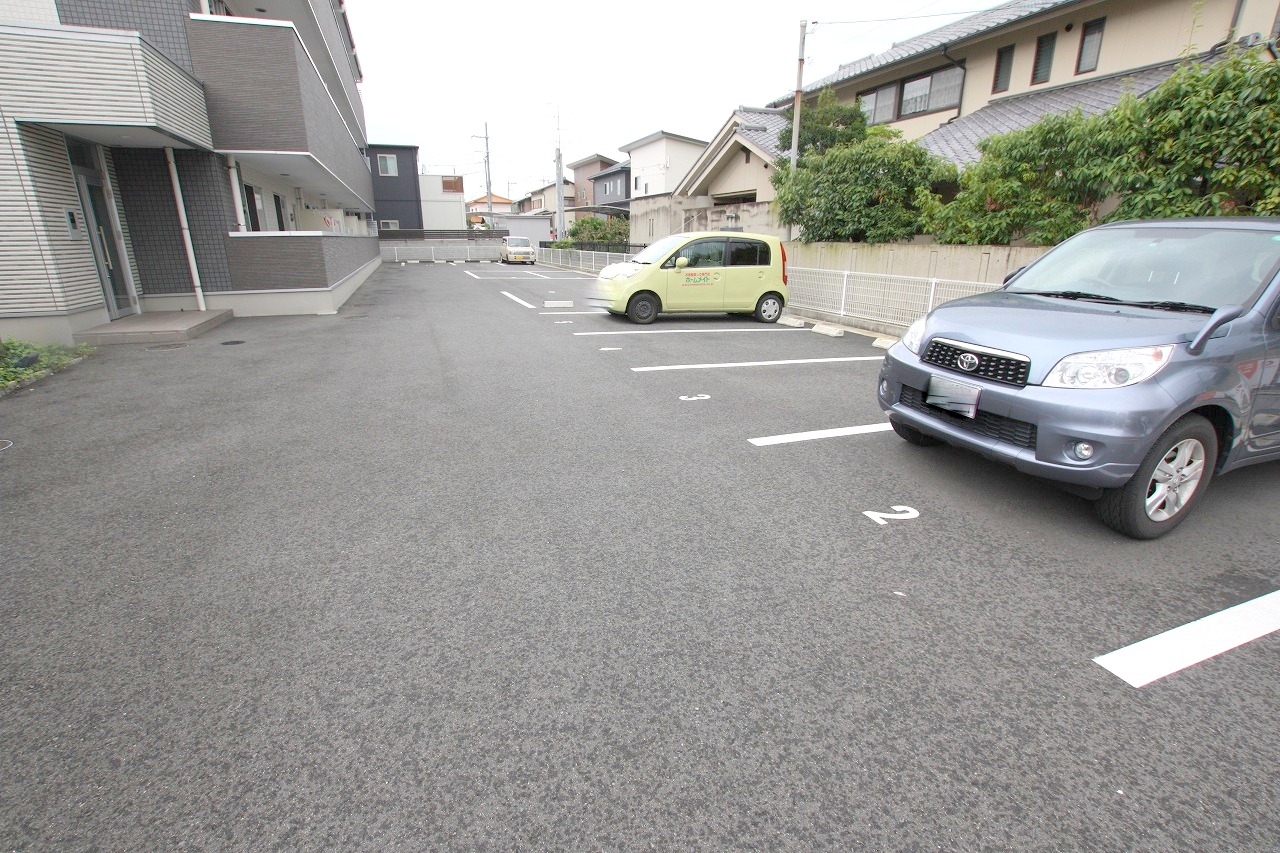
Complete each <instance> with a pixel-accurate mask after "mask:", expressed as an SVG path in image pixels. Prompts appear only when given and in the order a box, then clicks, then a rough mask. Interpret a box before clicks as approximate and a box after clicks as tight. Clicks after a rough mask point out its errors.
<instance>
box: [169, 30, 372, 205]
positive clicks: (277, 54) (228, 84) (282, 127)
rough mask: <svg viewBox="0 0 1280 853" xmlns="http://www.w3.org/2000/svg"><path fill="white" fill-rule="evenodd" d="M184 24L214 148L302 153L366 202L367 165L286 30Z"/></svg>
mask: <svg viewBox="0 0 1280 853" xmlns="http://www.w3.org/2000/svg"><path fill="white" fill-rule="evenodd" d="M187 26H188V33H189V37H190V49H191V63H192V67H193V69H194V73H195V75H196V76H197V77H199V78H200V80H201V81H202V82H203V83H204V87H205V98H206V100H207V102H208V105H209V124H210V126H211V127H212V131H213V144H214V147H215V148H219V149H223V150H228V151H299V152H302V151H306V152H310V153H311V154H312V155H314V156H315V158H316V159H317V160H319V161H320V162H321V163H323V164H324V166H325V167H326V168H328V169H329V171H331V172H333V173H334V174H335V175H337V176H338V178H339V179H341V180H342V182H343V183H345V184H346V185H347V186H348V187H349V188H350V189H351V190H352V191H353V192H355V193H356V194H357V195H359V196H360V198H362V199H363V200H364V201H365V202H367V203H368V204H369V205H370V206H372V204H373V186H372V184H371V183H370V180H369V169H368V164H367V163H366V161H365V159H364V156H363V155H362V154H361V153H360V149H359V147H358V146H357V144H356V141H355V139H354V138H353V137H352V135H351V131H350V130H349V129H348V128H347V125H346V124H345V123H344V122H343V120H342V117H341V115H340V114H339V113H338V110H337V108H336V107H335V106H334V103H333V101H332V99H330V97H329V93H328V91H327V90H326V89H325V87H324V83H323V82H321V80H320V77H319V75H317V74H316V70H315V67H314V66H313V65H312V64H311V61H310V60H309V59H308V58H307V54H306V52H305V51H304V50H303V48H302V44H301V42H299V41H298V38H297V36H296V35H295V33H294V31H293V30H292V29H289V28H287V27H272V26H250V25H244V24H228V23H223V22H220V21H188V22H187ZM232 36H234V37H232Z"/></svg>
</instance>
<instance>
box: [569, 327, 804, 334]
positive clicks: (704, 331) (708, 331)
mask: <svg viewBox="0 0 1280 853" xmlns="http://www.w3.org/2000/svg"><path fill="white" fill-rule="evenodd" d="M803 331H806V330H805V329H776V328H775V329H643V330H639V331H634V332H574V334H575V335H710V334H714V333H716V332H803Z"/></svg>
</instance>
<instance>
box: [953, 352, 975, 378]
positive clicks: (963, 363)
mask: <svg viewBox="0 0 1280 853" xmlns="http://www.w3.org/2000/svg"><path fill="white" fill-rule="evenodd" d="M956 367H958V368H960V369H961V370H964V371H967V372H969V373H972V372H973V371H975V370H977V369H978V357H977V356H976V355H974V354H973V353H971V352H962V353H960V356H959V357H958V358H957V359H956Z"/></svg>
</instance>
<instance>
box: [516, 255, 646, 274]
mask: <svg viewBox="0 0 1280 853" xmlns="http://www.w3.org/2000/svg"><path fill="white" fill-rule="evenodd" d="M633 257H634V255H624V254H622V253H621V252H583V251H581V250H579V249H538V260H539V261H541V262H542V263H546V264H551V265H552V266H556V267H568V268H569V269H575V270H583V271H584V272H600V270H602V269H604V268H605V267H607V266H609V264H620V263H622V262H623V261H627V260H630V259H631V258H633Z"/></svg>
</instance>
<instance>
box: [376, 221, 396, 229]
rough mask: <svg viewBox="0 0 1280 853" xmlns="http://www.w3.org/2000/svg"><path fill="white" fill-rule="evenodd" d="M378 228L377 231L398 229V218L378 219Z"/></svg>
mask: <svg viewBox="0 0 1280 853" xmlns="http://www.w3.org/2000/svg"><path fill="white" fill-rule="evenodd" d="M378 230H379V231H399V230H400V220H399V219H379V220H378Z"/></svg>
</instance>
